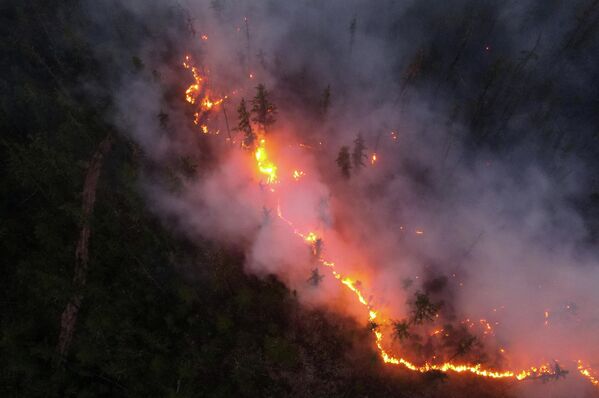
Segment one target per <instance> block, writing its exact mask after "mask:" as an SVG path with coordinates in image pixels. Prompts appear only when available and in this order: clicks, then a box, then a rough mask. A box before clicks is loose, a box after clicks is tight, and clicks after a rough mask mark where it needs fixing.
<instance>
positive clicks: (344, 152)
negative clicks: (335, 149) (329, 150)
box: [337, 146, 351, 178]
mask: <svg viewBox="0 0 599 398" xmlns="http://www.w3.org/2000/svg"><path fill="white" fill-rule="evenodd" d="M337 165H338V166H339V168H340V169H341V174H343V176H344V177H345V178H349V177H350V171H351V158H350V155H349V148H348V147H347V146H342V147H341V149H340V150H339V155H337Z"/></svg>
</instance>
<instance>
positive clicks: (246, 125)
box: [236, 98, 256, 148]
mask: <svg viewBox="0 0 599 398" xmlns="http://www.w3.org/2000/svg"><path fill="white" fill-rule="evenodd" d="M237 119H238V122H237V128H236V130H238V131H242V132H243V146H244V147H246V148H251V147H252V146H253V145H254V141H255V140H256V134H254V132H253V131H252V125H251V123H250V114H249V112H248V110H247V108H246V105H245V99H243V98H242V99H241V102H240V103H239V107H237Z"/></svg>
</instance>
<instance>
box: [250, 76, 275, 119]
mask: <svg viewBox="0 0 599 398" xmlns="http://www.w3.org/2000/svg"><path fill="white" fill-rule="evenodd" d="M276 113H277V107H276V106H275V105H274V104H273V103H272V102H270V94H269V93H268V91H267V90H266V87H264V84H259V85H258V86H257V87H256V96H255V97H254V98H253V99H252V114H253V115H254V117H253V118H252V120H253V121H254V122H256V123H259V124H261V125H262V127H263V128H264V129H266V128H267V127H268V126H270V125H272V124H273V123H274V122H275V120H276V119H275V114H276Z"/></svg>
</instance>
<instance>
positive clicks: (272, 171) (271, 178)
mask: <svg viewBox="0 0 599 398" xmlns="http://www.w3.org/2000/svg"><path fill="white" fill-rule="evenodd" d="M255 156H256V163H257V164H258V170H259V171H260V173H262V174H264V175H265V176H266V183H267V184H272V183H274V182H276V181H277V166H275V164H274V163H273V162H272V161H271V160H270V159H269V158H268V153H267V152H266V139H264V138H260V140H259V141H258V147H257V148H256V152H255Z"/></svg>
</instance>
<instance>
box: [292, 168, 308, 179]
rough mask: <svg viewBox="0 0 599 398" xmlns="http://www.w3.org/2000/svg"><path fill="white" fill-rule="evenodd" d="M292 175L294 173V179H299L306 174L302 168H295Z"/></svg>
mask: <svg viewBox="0 0 599 398" xmlns="http://www.w3.org/2000/svg"><path fill="white" fill-rule="evenodd" d="M292 175H293V179H294V180H299V179H300V178H302V177H303V176H304V175H305V173H304V172H303V171H301V170H293V174H292Z"/></svg>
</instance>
